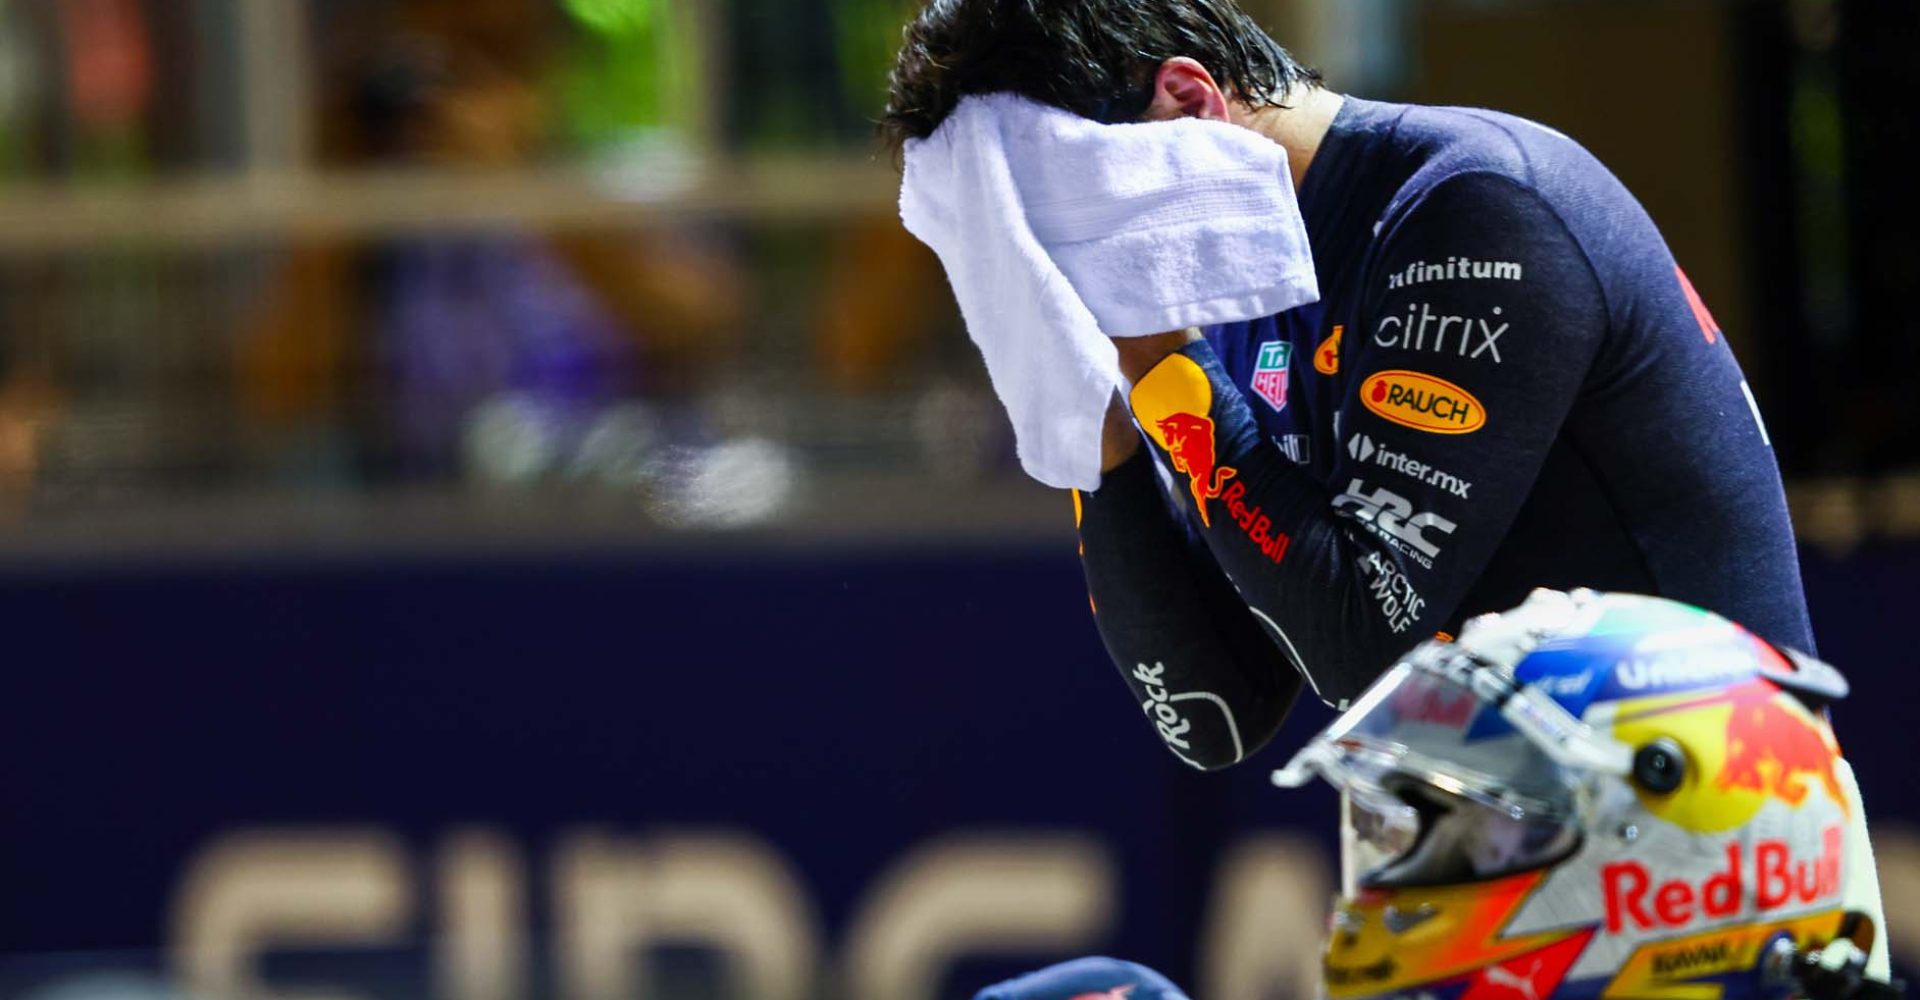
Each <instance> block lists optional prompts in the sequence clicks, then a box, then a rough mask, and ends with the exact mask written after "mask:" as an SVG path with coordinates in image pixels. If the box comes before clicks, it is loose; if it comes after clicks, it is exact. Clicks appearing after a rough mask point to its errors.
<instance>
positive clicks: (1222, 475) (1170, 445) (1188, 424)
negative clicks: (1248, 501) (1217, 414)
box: [1157, 413, 1238, 528]
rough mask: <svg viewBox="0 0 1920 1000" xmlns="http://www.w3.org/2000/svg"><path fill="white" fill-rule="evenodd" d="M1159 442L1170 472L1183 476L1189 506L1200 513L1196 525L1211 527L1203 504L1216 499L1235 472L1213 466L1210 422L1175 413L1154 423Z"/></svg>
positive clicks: (1201, 418)
mask: <svg viewBox="0 0 1920 1000" xmlns="http://www.w3.org/2000/svg"><path fill="white" fill-rule="evenodd" d="M1157 426H1158V427H1159V429H1160V440H1161V442H1162V444H1163V445H1164V446H1165V447H1166V449H1167V457H1168V458H1169V459H1171V460H1172V462H1173V471H1175V472H1177V473H1179V474H1181V475H1183V476H1186V477H1187V480H1188V484H1189V486H1190V487H1191V488H1192V490H1193V505H1194V507H1195V508H1196V509H1198V510H1199V512H1200V523H1201V524H1204V525H1206V526H1207V527H1209V528H1211V527H1213V519H1212V518H1210V517H1209V516H1208V515H1207V501H1208V500H1218V499H1220V494H1221V493H1222V492H1224V491H1225V490H1226V487H1227V480H1229V479H1232V478H1233V477H1234V476H1235V475H1237V474H1238V471H1237V470H1235V469H1233V468H1231V467H1230V466H1225V465H1221V466H1217V467H1216V466H1215V464H1214V463H1215V462H1216V461H1217V459H1216V458H1215V455H1216V452H1215V451H1214V448H1215V444H1214V438H1213V421H1212V420H1211V419H1209V418H1207V417H1201V416H1196V415H1194V414H1191V413H1176V414H1173V415H1172V416H1170V417H1167V418H1165V419H1163V420H1161V421H1159V422H1158V425H1157Z"/></svg>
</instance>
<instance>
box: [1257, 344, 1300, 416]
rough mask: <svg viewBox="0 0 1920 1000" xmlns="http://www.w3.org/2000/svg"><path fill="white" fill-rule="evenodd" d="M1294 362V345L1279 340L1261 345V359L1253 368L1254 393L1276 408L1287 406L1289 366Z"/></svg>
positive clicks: (1281, 408) (1280, 408)
mask: <svg viewBox="0 0 1920 1000" xmlns="http://www.w3.org/2000/svg"><path fill="white" fill-rule="evenodd" d="M1292 364H1293V345H1292V344H1290V343H1288V342H1286V341H1284V340H1278V341H1274V342H1273V343H1270V344H1262V345H1260V361H1259V363H1258V364H1256V365H1254V368H1253V392H1254V395H1256V396H1259V397H1260V398H1261V399H1264V400H1266V401H1267V405H1268V406H1271V407H1273V408H1274V409H1276V410H1284V409H1286V408H1287V381H1288V375H1287V368H1288V367H1289V366H1290V365H1292Z"/></svg>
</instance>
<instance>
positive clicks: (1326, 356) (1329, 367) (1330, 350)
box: [1313, 326, 1347, 375]
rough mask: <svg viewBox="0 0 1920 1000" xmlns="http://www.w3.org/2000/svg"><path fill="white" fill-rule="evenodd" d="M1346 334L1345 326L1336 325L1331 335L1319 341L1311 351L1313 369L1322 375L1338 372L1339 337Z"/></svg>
mask: <svg viewBox="0 0 1920 1000" xmlns="http://www.w3.org/2000/svg"><path fill="white" fill-rule="evenodd" d="M1346 334H1347V328H1346V327H1344V326H1336V327H1334V328H1333V334H1332V336H1329V337H1328V338H1327V339H1325V340H1323V341H1321V342H1320V346H1319V347H1317V348H1315V349H1314V351H1313V370H1314V371H1317V372H1319V373H1320V374H1322V375H1338V374H1340V339H1341V338H1342V337H1345V336H1346Z"/></svg>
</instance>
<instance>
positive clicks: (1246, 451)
mask: <svg viewBox="0 0 1920 1000" xmlns="http://www.w3.org/2000/svg"><path fill="white" fill-rule="evenodd" d="M1376 245H1377V250H1376V252H1375V254H1374V256H1373V258H1372V259H1371V260H1370V261H1369V263H1368V266H1367V268H1366V270H1365V273H1364V276H1363V279H1362V280H1363V281H1364V282H1365V283H1366V288H1365V292H1364V294H1363V296H1362V297H1361V305H1360V308H1359V309H1358V311H1357V312H1356V313H1355V314H1354V316H1353V328H1352V329H1350V330H1347V331H1346V332H1345V333H1344V334H1343V335H1342V337H1341V338H1340V340H1339V345H1340V346H1339V348H1338V352H1339V355H1338V360H1337V364H1336V366H1335V372H1334V374H1333V375H1331V376H1329V377H1333V378H1335V379H1337V380H1338V381H1337V382H1336V384H1337V385H1338V386H1339V391H1340V400H1341V402H1340V404H1339V409H1338V411H1337V416H1336V419H1335V420H1334V423H1333V426H1334V428H1335V429H1336V430H1335V433H1336V435H1337V436H1338V438H1339V440H1338V441H1337V442H1334V443H1335V444H1336V445H1337V447H1336V449H1335V451H1336V457H1335V461H1334V463H1333V466H1332V470H1331V475H1330V476H1329V477H1328V479H1327V480H1326V481H1325V482H1323V481H1321V480H1320V479H1318V478H1317V477H1316V476H1315V475H1313V474H1311V473H1309V472H1308V471H1306V470H1304V469H1302V468H1301V467H1299V466H1297V465H1296V464H1294V463H1293V462H1292V461H1290V460H1289V459H1288V458H1287V457H1286V456H1284V455H1283V454H1282V453H1281V452H1280V451H1279V449H1278V448H1277V447H1276V446H1275V445H1274V444H1273V443H1271V442H1270V441H1268V440H1267V439H1266V438H1265V437H1264V436H1263V435H1262V434H1261V433H1260V432H1259V429H1258V427H1257V426H1256V424H1255V422H1254V418H1253V414H1252V411H1251V410H1250V408H1249V406H1248V403H1247V400H1246V398H1245V397H1244V396H1243V395H1242V394H1241V391H1240V389H1239V388H1238V387H1237V386H1236V385H1234V383H1233V382H1232V381H1231V380H1230V378H1229V376H1228V375H1227V373H1226V371H1225V370H1224V368H1223V367H1222V366H1221V364H1220V362H1219V360H1218V359H1217V358H1216V357H1215V355H1214V353H1213V351H1212V348H1211V347H1209V346H1208V345H1207V344H1206V343H1204V342H1201V343H1195V344H1192V345H1189V346H1187V347H1185V348H1183V349H1182V350H1181V351H1180V352H1178V353H1176V354H1173V355H1170V356H1169V357H1168V358H1166V359H1165V360H1164V361H1162V362H1161V363H1160V364H1159V365H1157V366H1156V367H1155V368H1154V369H1153V370H1152V371H1151V372H1149V373H1148V374H1147V375H1146V376H1144V377H1143V378H1142V379H1141V380H1140V382H1139V383H1138V384H1137V385H1136V386H1135V387H1134V390H1133V393H1132V396H1131V399H1130V402H1131V406H1132V409H1133V413H1134V417H1135V419H1136V421H1137V422H1138V423H1139V425H1140V427H1141V428H1142V429H1143V430H1144V431H1145V432H1146V434H1147V437H1148V438H1149V439H1150V440H1151V441H1152V443H1153V447H1154V449H1155V450H1156V452H1157V453H1158V455H1159V456H1160V458H1161V460H1162V461H1164V462H1166V463H1167V466H1168V468H1170V469H1171V470H1172V471H1173V472H1174V473H1175V479H1176V480H1177V481H1178V483H1179V485H1180V487H1181V492H1183V493H1185V494H1187V496H1188V498H1189V499H1190V502H1191V503H1192V505H1193V512H1194V514H1195V516H1196V517H1197V519H1198V522H1199V532H1200V535H1201V537H1202V538H1204V539H1205V541H1206V544H1207V547H1208V550H1209V551H1210V552H1211V553H1212V555H1213V558H1214V559H1215V560H1216V561H1217V563H1218V564H1219V566H1220V567H1221V568H1222V569H1223V570H1224V571H1225V574H1226V576H1227V577H1228V579H1229V580H1230V581H1231V583H1232V585H1233V586H1234V588H1235V589H1236V590H1237V592H1238V594H1239V595H1240V599H1241V600H1242V601H1243V602H1244V605H1245V606H1246V607H1247V608H1248V609H1249V610H1250V612H1251V614H1252V615H1253V616H1254V617H1255V618H1256V619H1257V620H1258V621H1259V622H1261V623H1262V625H1263V626H1264V629H1265V631H1266V633H1267V635H1268V636H1269V638H1270V640H1271V641H1272V642H1273V643H1274V644H1276V645H1277V646H1278V647H1279V648H1280V649H1281V650H1282V651H1283V653H1284V654H1285V655H1286V657H1287V658H1288V660H1290V661H1291V662H1293V663H1294V664H1295V665H1296V666H1297V667H1298V668H1299V670H1300V671H1301V672H1302V673H1303V674H1304V675H1305V677H1306V678H1307V680H1308V681H1309V682H1310V683H1311V684H1312V686H1313V688H1314V690H1315V692H1316V693H1317V694H1319V696H1320V697H1321V698H1323V699H1324V700H1326V701H1327V702H1328V703H1330V704H1334V705H1336V706H1338V705H1341V704H1344V703H1346V702H1348V701H1349V700H1351V699H1353V698H1354V697H1356V696H1357V695H1358V694H1359V693H1360V692H1361V691H1363V690H1365V688H1366V687H1367V685H1369V684H1370V683H1371V682H1372V681H1373V680H1374V679H1375V678H1376V677H1378V676H1379V674H1380V673H1381V672H1382V671H1383V670H1384V669H1385V668H1386V667H1388V666H1389V665H1391V664H1392V662H1393V661H1394V660H1395V659H1396V658H1397V657H1398V656H1400V655H1401V654H1403V653H1404V652H1405V651H1406V650H1408V649H1409V648H1411V647H1412V646H1413V645H1414V644H1416V643H1417V642H1418V641H1420V640H1421V639H1424V638H1426V637H1428V636H1431V635H1432V634H1434V633H1435V632H1436V631H1438V630H1440V629H1442V628H1443V627H1447V626H1448V625H1450V624H1451V623H1452V621H1453V619H1454V618H1455V616H1456V614H1457V613H1459V612H1460V611H1461V610H1462V609H1460V608H1459V607H1458V606H1459V604H1460V603H1461V601H1462V598H1463V597H1464V596H1465V595H1466V594H1467V592H1468V590H1469V588H1470V587H1471V586H1472V585H1473V583H1474V581H1475V580H1476V579H1477V578H1478V576H1479V574H1480V572H1481V570H1482V568H1483V567H1484V566H1485V565H1486V563H1487V561H1488V559H1489V557H1490V556H1491V555H1492V553H1493V552H1494V550H1495V548H1496V547H1497V546H1498V545H1499V544H1500V542H1501V540H1502V539H1503V538H1504V536H1505V535H1506V533H1507V530H1508V528H1509V526H1510V525H1511V524H1512V521H1513V518H1514V516H1515V513H1516V511H1517V510H1518V508H1519V507H1520V505H1521V503H1522V501H1523V500H1524V499H1525V498H1526V497H1527V495H1528V493H1529V492H1530V490H1531V488H1532V485H1533V482H1534V480H1535V478H1536V476H1537V475H1538V472H1539V470H1540V467H1541V464H1542V462H1543V461H1544V459H1545V457H1546V455H1547V452H1548V450H1549V448H1550V447H1551V446H1552V444H1553V442H1554V439H1555V437H1556V435H1557V434H1558V433H1559V430H1560V427H1561V425H1562V423H1563V422H1564V420H1565V419H1566V415H1567V413H1568V411H1569V409H1570V407H1571V406H1572V405H1573V402H1574V400H1575V397H1576V396H1577V395H1578V394H1579V393H1580V392H1581V391H1583V383H1584V380H1585V375H1586V372H1587V370H1588V369H1589V368H1590V367H1591V365H1592V362H1593V358H1594V355H1595V353H1596V351H1597V350H1598V348H1599V345H1600V342H1601V340H1602V338H1603V337H1604V335H1605V331H1606V329H1607V325H1608V324H1607V316H1606V301H1605V296H1604V294H1603V292H1602V289H1601V286H1600V283H1599V281H1598V279H1597V278H1596V276H1595V272H1594V269H1593V267H1592V265H1591V263H1590V262H1589V261H1588V259H1587V257H1586V255H1585V253H1584V252H1583V250H1582V249H1581V247H1580V246H1579V245H1578V243H1577V242H1576V241H1575V240H1574V239H1573V237H1572V236H1571V234H1569V232H1568V231H1567V229H1566V227H1565V226H1564V225H1563V224H1562V223H1561V221H1560V219H1559V217H1558V216H1557V215H1556V214H1555V213H1554V212H1553V211H1552V209H1551V208H1550V207H1549V206H1547V205H1546V204H1545V203H1544V202H1543V201H1542V200H1541V199H1540V198H1539V196H1538V195H1536V194H1535V193H1533V192H1532V191H1531V190H1530V189H1529V188H1527V187H1526V186H1524V185H1522V184H1519V183H1517V182H1515V181H1513V180H1510V179H1507V178H1505V177H1502V176H1498V175H1493V174H1478V173H1476V174H1467V175H1462V176H1457V177H1454V178H1451V179H1448V180H1446V181H1444V182H1442V183H1440V184H1438V185H1436V186H1434V187H1433V188H1432V189H1431V190H1430V191H1429V192H1427V194H1426V196H1425V197H1424V198H1423V199H1421V200H1420V201H1418V202H1416V203H1414V204H1412V205H1411V206H1409V207H1406V208H1404V209H1402V210H1399V211H1398V212H1397V214H1396V215H1394V216H1391V217H1389V218H1387V219H1385V220H1383V221H1382V224H1381V239H1380V240H1379V241H1378V242H1377V244H1376ZM1601 390H1602V391H1603V390H1604V387H1601ZM1588 391H1592V389H1591V387H1589V390H1588ZM1143 517H1144V515H1143ZM1140 530H1141V531H1143V532H1144V531H1146V530H1147V529H1145V528H1144V526H1143V527H1141V528H1140ZM1096 541H1097V540H1095V539H1089V540H1088V542H1089V562H1090V564H1091V562H1092V561H1094V554H1093V551H1092V549H1093V545H1094V544H1095V543H1096ZM1111 586H1112V587H1114V588H1115V589H1123V588H1127V587H1131V588H1139V589H1142V590H1145V591H1147V592H1149V593H1157V592H1159V591H1160V590H1161V588H1162V586H1163V585H1162V584H1161V583H1160V582H1159V581H1158V580H1156V579H1155V578H1153V577H1151V576H1147V575H1138V576H1133V577H1130V578H1129V580H1128V581H1127V582H1126V583H1125V584H1120V583H1117V582H1116V583H1114V584H1111ZM1109 601H1110V605H1111V606H1113V607H1114V608H1115V609H1116V610H1115V613H1120V610H1119V609H1120V608H1122V607H1128V608H1129V609H1130V606H1123V605H1120V604H1118V603H1117V602H1113V599H1112V598H1109ZM1473 610H1488V609H1473ZM1106 627H1107V628H1108V629H1109V630H1110V631H1122V630H1125V631H1130V629H1127V628H1126V627H1125V626H1121V625H1117V624H1114V623H1111V622H1109V623H1106ZM1127 659H1141V660H1144V659H1145V657H1143V656H1142V657H1134V656H1132V655H1129V656H1128V657H1127ZM1127 659H1123V660H1122V662H1121V666H1122V668H1123V669H1125V668H1127V667H1129V666H1130V665H1131V664H1129V663H1128V662H1127ZM1219 663H1220V666H1219V668H1217V670H1215V671H1214V672H1213V673H1209V672H1208V670H1209V668H1208V667H1207V666H1206V665H1202V666H1200V667H1198V668H1197V670H1196V671H1194V672H1193V673H1192V675H1191V676H1189V677H1186V678H1184V680H1185V682H1186V683H1188V684H1190V685H1192V687H1193V688H1194V689H1196V690H1208V691H1212V692H1214V693H1216V694H1218V693H1220V691H1222V690H1224V689H1226V688H1227V686H1228V685H1227V684H1226V682H1225V680H1224V679H1222V678H1220V677H1218V676H1216V675H1217V674H1229V673H1230V674H1233V675H1235V676H1242V675H1243V674H1244V671H1243V670H1242V669H1241V666H1240V664H1239V662H1238V661H1234V662H1228V661H1224V660H1223V661H1219ZM1210 685H1211V686H1210ZM1227 711H1228V712H1229V714H1232V713H1233V711H1234V706H1233V703H1232V701H1231V700H1230V699H1229V701H1228V708H1227Z"/></svg>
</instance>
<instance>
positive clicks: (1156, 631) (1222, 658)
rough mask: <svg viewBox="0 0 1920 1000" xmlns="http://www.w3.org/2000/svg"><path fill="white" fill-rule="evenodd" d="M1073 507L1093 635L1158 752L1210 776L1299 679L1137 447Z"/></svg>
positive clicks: (1247, 747) (1286, 705) (1272, 719)
mask: <svg viewBox="0 0 1920 1000" xmlns="http://www.w3.org/2000/svg"><path fill="white" fill-rule="evenodd" d="M1129 427H1131V423H1129ZM1135 433H1136V434H1137V433H1138V432H1137V431H1136V432H1135ZM1079 510H1080V539H1081V553H1082V561H1083V563H1084V565H1085V569H1086V574H1087V591H1088V593H1089V595H1090V596H1091V598H1092V601H1093V607H1094V618H1095V621H1096V623H1097V624H1098V626H1099V628H1100V636H1101V639H1102V640H1103V641H1104V642H1105V643H1106V646H1107V651H1108V653H1109V654H1110V655H1112V657H1113V660H1114V663H1115V665H1116V666H1118V667H1119V668H1120V674H1121V676H1122V677H1123V678H1124V679H1125V680H1126V682H1127V684H1128V686H1129V687H1130V688H1131V689H1132V691H1133V694H1134V699H1135V701H1136V702H1137V703H1138V704H1139V705H1140V706H1141V709H1142V710H1143V711H1144V712H1145V713H1146V715H1147V721H1148V723H1149V724H1150V725H1151V726H1152V727H1153V728H1154V730H1155V731H1156V732H1157V733H1158V734H1159V735H1160V738H1161V739H1162V741H1164V742H1165V743H1166V744H1167V747H1168V749H1170V750H1172V751H1173V752H1174V753H1175V754H1176V755H1178V756H1179V757H1180V758H1181V759H1182V760H1185V761H1187V762H1188V763H1189V764H1192V765H1193V766H1195V767H1198V768H1202V769H1209V770H1211V769H1214V768H1220V767H1225V766H1227V765H1229V764H1233V763H1236V762H1238V761H1239V760H1241V759H1243V758H1244V757H1245V756H1246V755H1248V754H1250V753H1252V752H1253V751H1254V750H1256V749H1258V748H1259V747H1260V746H1261V745H1263V744H1265V743H1266V741H1267V740H1268V739H1270V738H1271V737H1272V735H1273V733H1274V731H1275V730H1276V729H1278V728H1279V725H1280V722H1281V720H1283V719H1284V718H1285V717H1286V715H1287V712H1288V710H1289V709H1290V708H1291V707H1292V705H1293V701H1294V698H1295V696H1296V695H1297V694H1298V692H1299V690H1300V687H1301V678H1300V676H1299V674H1298V672H1297V671H1296V670H1294V668H1293V667H1292V666H1291V665H1290V664H1289V663H1288V662H1287V661H1286V660H1285V659H1283V658H1282V656H1281V655H1280V652H1279V650H1278V648H1277V647H1275V646H1274V644H1273V643H1272V641H1271V640H1269V639H1268V638H1267V636H1266V635H1265V633H1264V632H1263V631H1262V630H1261V627H1260V625H1259V624H1258V623H1257V622H1256V621H1255V620H1254V619H1253V617H1252V614H1251V613H1250V612H1249V611H1248V610H1247V607H1246V605H1245V604H1244V603H1243V602H1242V601H1241V600H1240V599H1239V597H1238V596H1236V595H1235V594H1234V592H1233V587H1232V585H1231V584H1230V583H1228V582H1227V579H1226V577H1225V575H1224V574H1222V573H1221V571H1220V568H1219V567H1218V566H1217V565H1215V564H1214V562H1213V560H1212V557H1211V556H1210V555H1209V554H1208V553H1207V552H1206V550H1205V548H1204V547H1202V546H1200V545H1199V543H1198V542H1197V541H1196V540H1194V539H1191V538H1189V536H1188V535H1187V533H1186V531H1185V530H1184V529H1183V527H1182V526H1181V525H1180V524H1179V523H1178V522H1177V521H1176V520H1175V519H1174V515H1173V513H1172V512H1171V511H1170V510H1169V509H1168V508H1167V505H1166V500H1165V498H1164V497H1163V496H1162V495H1161V493H1160V488H1159V485H1158V483H1157V482H1156V474H1155V471H1154V466H1153V460H1152V458H1151V457H1150V456H1149V455H1148V454H1147V453H1146V451H1145V449H1137V450H1136V452H1135V454H1134V456H1133V457H1132V458H1131V459H1129V460H1127V461H1125V462H1122V463H1121V464H1120V465H1119V466H1118V467H1116V468H1114V469H1112V470H1110V471H1109V472H1108V474H1107V475H1106V477H1105V478H1104V480H1103V481H1102V483H1101V487H1100V489H1099V490H1098V491H1096V492H1094V493H1088V494H1082V495H1081V496H1080V497H1079Z"/></svg>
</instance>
